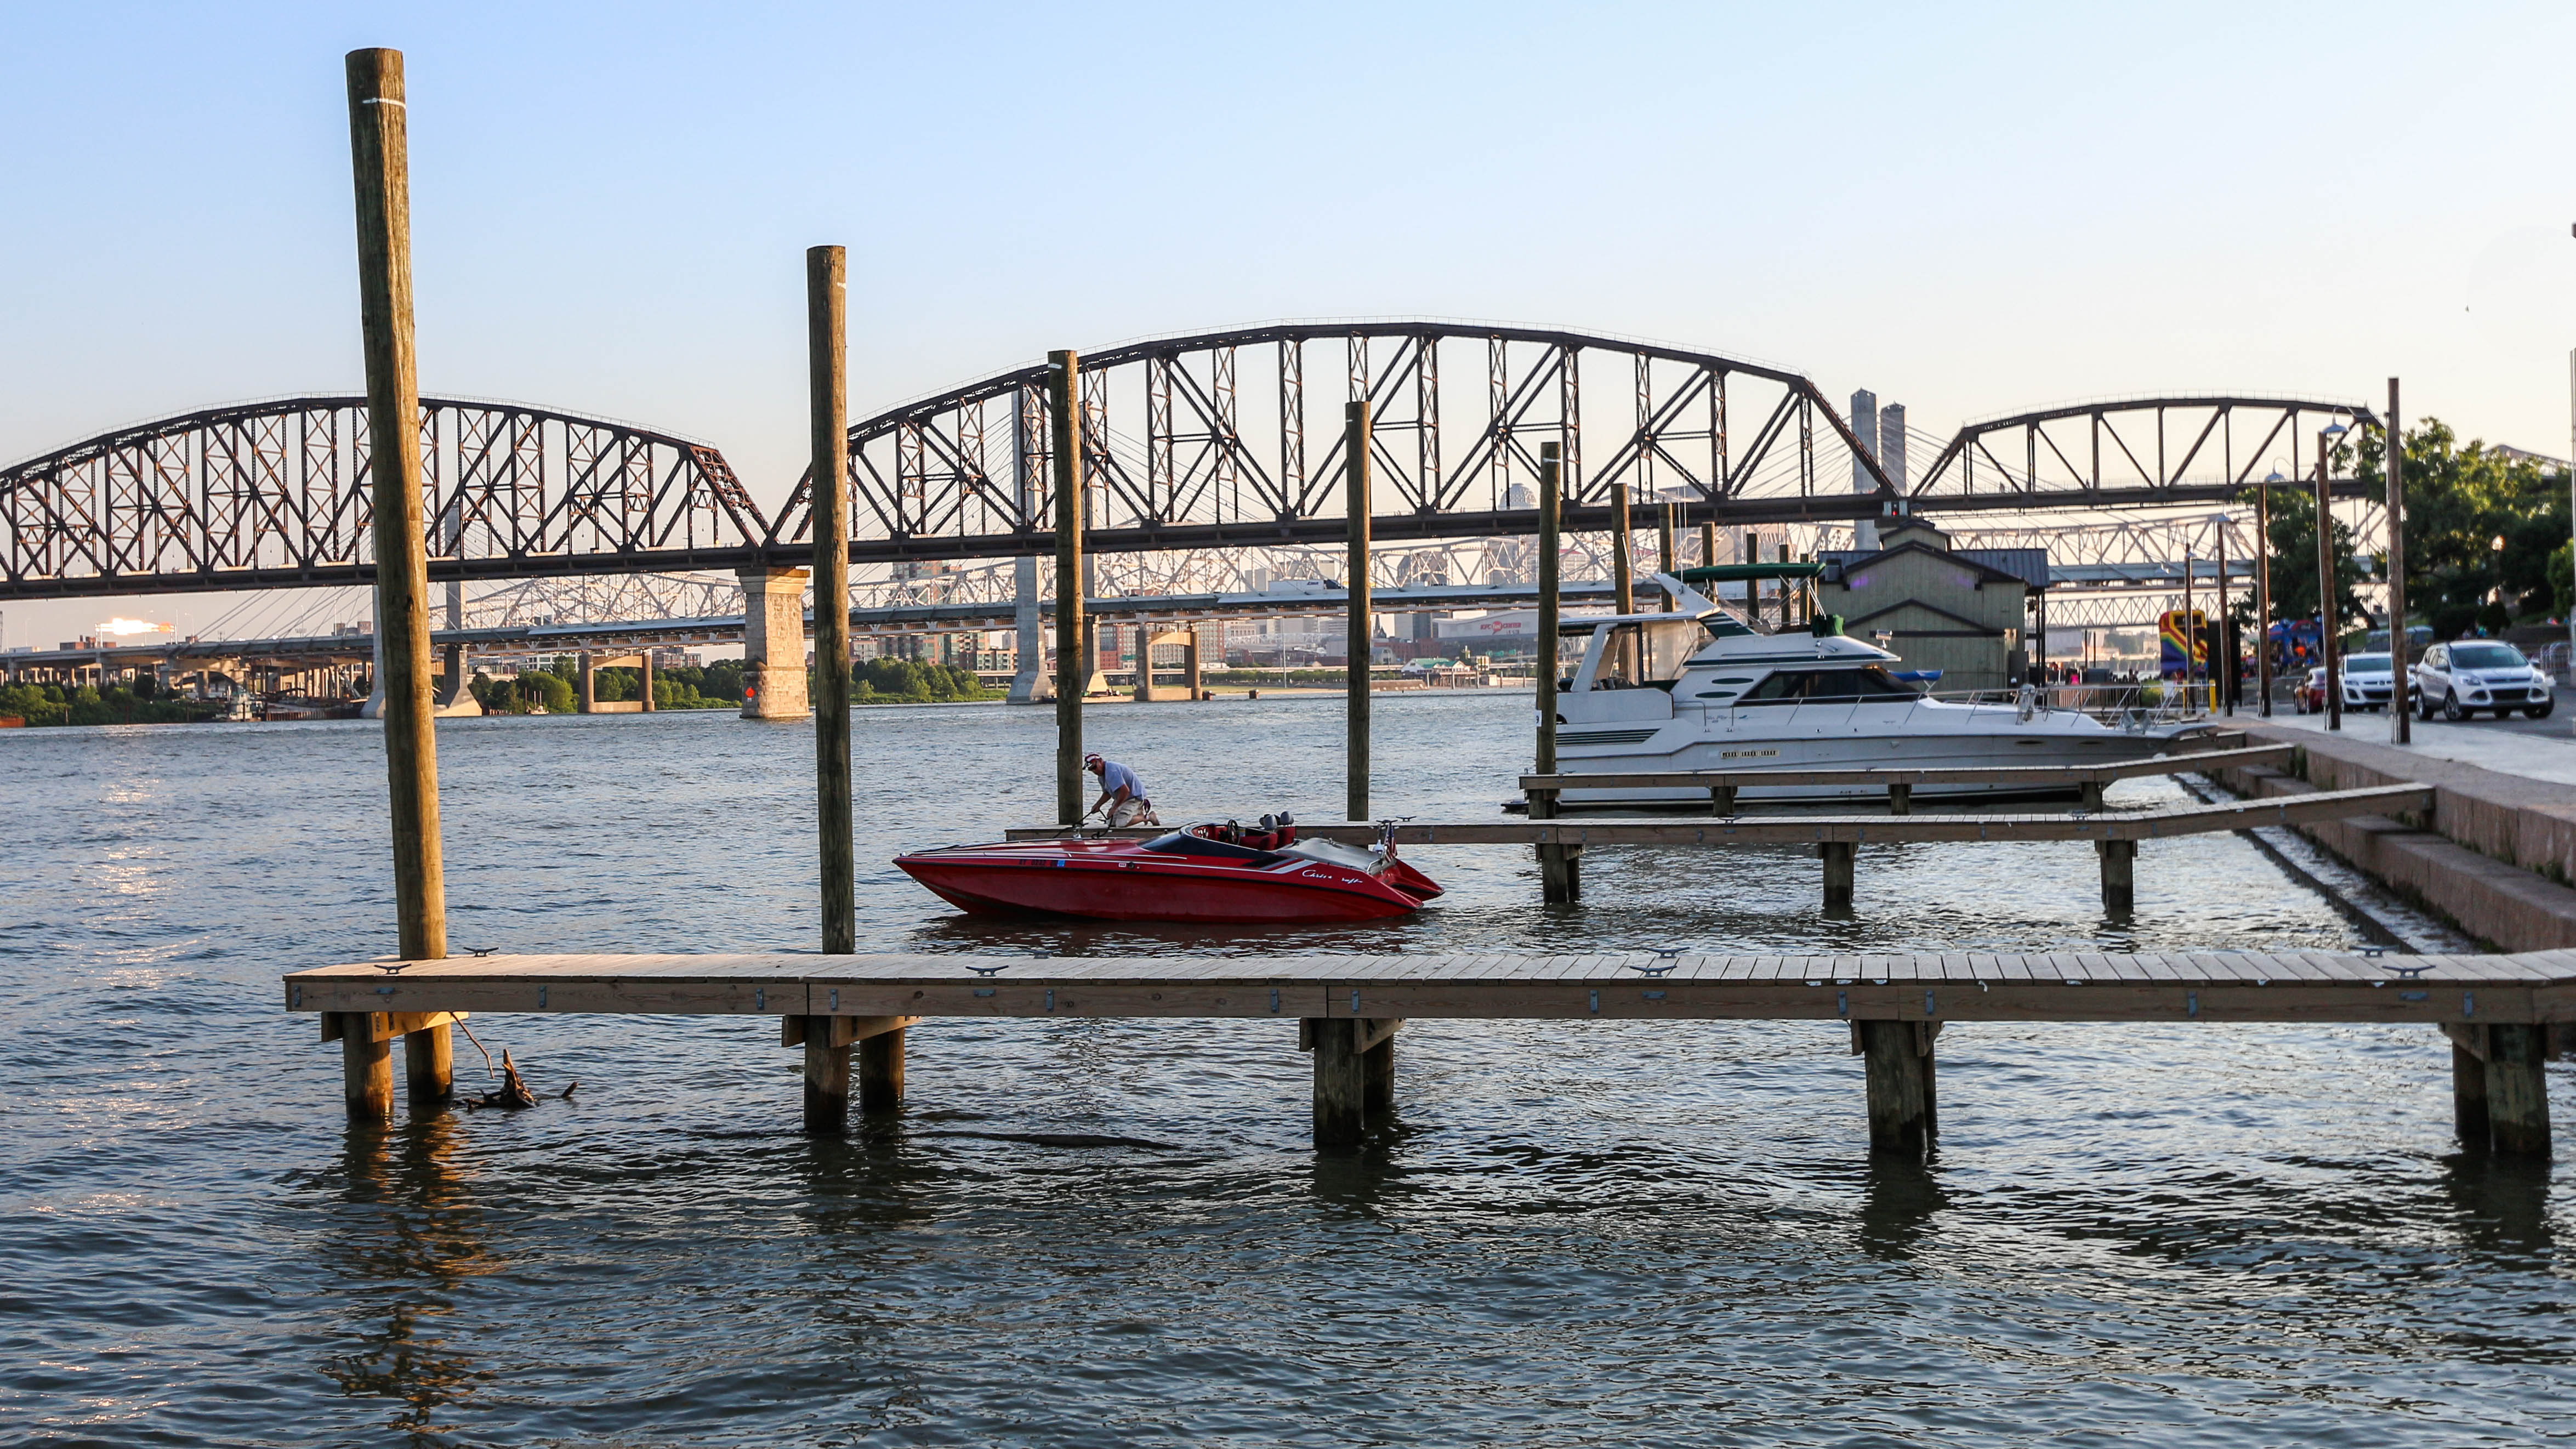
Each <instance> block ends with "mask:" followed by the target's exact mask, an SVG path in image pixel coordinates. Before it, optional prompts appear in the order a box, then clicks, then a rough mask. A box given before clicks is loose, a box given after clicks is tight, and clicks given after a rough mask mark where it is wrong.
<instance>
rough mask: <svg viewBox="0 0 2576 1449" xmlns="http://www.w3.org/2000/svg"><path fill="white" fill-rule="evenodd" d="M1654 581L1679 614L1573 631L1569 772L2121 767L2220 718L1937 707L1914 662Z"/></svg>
mask: <svg viewBox="0 0 2576 1449" xmlns="http://www.w3.org/2000/svg"><path fill="white" fill-rule="evenodd" d="M1792 567H1794V566H1792ZM1654 580H1655V583H1656V584H1657V585H1658V586H1659V587H1661V588H1662V589H1663V590H1664V592H1665V593H1666V594H1668V595H1670V596H1671V597H1672V600H1673V603H1674V606H1675V607H1674V610H1673V611H1672V612H1668V613H1655V614H1618V615H1610V616H1601V615H1593V616H1590V617H1583V618H1571V619H1566V620H1564V621H1563V622H1562V623H1561V624H1560V626H1559V627H1560V628H1561V629H1562V630H1563V632H1564V633H1565V634H1567V635H1583V634H1589V635H1590V640H1589V642H1588V644H1587V645H1586V646H1585V648H1584V651H1583V661H1582V663H1581V664H1580V665H1578V666H1577V667H1576V668H1575V670H1574V674H1573V677H1572V678H1571V679H1570V680H1566V679H1560V682H1559V691H1560V692H1559V693H1558V694H1557V697H1556V714H1557V731H1556V751H1557V769H1558V771H1559V773H1561V774H1567V775H1585V774H1646V773H1654V772H1661V771H1674V770H1750V771H1762V770H1784V771H1785V770H1802V769H1808V770H1811V769H1854V768H1865V767H1869V766H1902V767H1907V768H1914V767H1923V766H1995V765H2097V764H2114V763H2118V762H2120V761H2123V760H2134V759H2143V758H2145V757H2146V756H2149V755H2153V754H2156V753H2158V752H2159V751H2161V750H2164V749H2166V748H2167V747H2168V746H2169V744H2170V742H2171V741H2172V740H2173V738H2174V737H2175V736H2177V735H2182V734H2189V733H2193V732H2196V731H2200V730H2204V729H2206V728H2208V724H2207V722H2206V721H2205V720H2201V719H2192V718H2184V719H2167V720H2152V719H2150V718H2149V717H2148V716H2147V715H2146V714H2145V713H2144V712H2143V711H2139V710H2134V709H2132V710H2128V711H2125V712H2123V717H2121V718H2119V719H2118V720H2117V721H2116V722H2115V723H2111V724H2106V723H2104V722H2103V721H2101V720H2099V719H2096V718H2094V717H2093V716H2092V715H2091V714H2089V713H2086V712H2083V711H2082V710H2078V709H2073V708H2066V707H2059V706H2052V705H2051V704H2050V703H2049V702H2048V700H2047V699H2046V697H2045V696H2044V694H2043V693H2042V692H2041V691H2038V690H2034V689H2029V688H2025V689H2023V690H2021V691H2019V692H2017V693H2016V694H2014V695H2011V696H2007V697H2004V698H2002V699H2000V700H1998V701H1996V702H1992V703H1985V702H1977V701H1973V700H1970V701H1953V700H1944V699H1936V698H1933V697H1932V696H1930V695H1929V694H1927V693H1926V692H1925V691H1924V690H1923V689H1922V688H1921V687H1919V686H1918V685H1917V684H1916V683H1915V682H1914V681H1911V680H1908V679H1905V678H1900V677H1899V676H1898V674H1897V673H1896V672H1895V671H1896V669H1900V668H1902V666H1903V661H1902V660H1900V659H1899V658H1898V657H1897V656H1896V655H1894V654H1891V653H1889V652H1888V651H1886V650H1884V649H1880V648H1877V647H1876V646H1874V645H1871V644H1867V643H1864V642H1862V641H1861V640H1858V639H1853V638H1849V637H1846V636H1845V635H1843V634H1841V633H1839V632H1832V631H1831V630H1830V629H1816V630H1797V631H1795V632H1791V631H1787V630H1784V631H1782V632H1778V633H1766V632H1763V631H1761V630H1758V629H1756V628H1754V627H1753V626H1751V625H1749V624H1747V623H1745V622H1744V621H1743V620H1742V619H1739V618H1737V617H1736V616H1735V615H1733V614H1731V613H1728V612H1727V611H1726V610H1725V609H1723V608H1721V607H1719V606H1718V605H1717V604H1715V603H1712V602H1711V601H1710V600H1708V599H1707V598H1705V597H1703V596H1701V595H1700V594H1699V593H1697V592H1695V591H1694V590H1692V589H1691V588H1690V587H1689V586H1687V585H1685V584H1683V583H1682V582H1681V581H1680V580H1678V579H1676V578H1674V577H1673V576H1671V575H1670V574H1657V575H1655V576H1654ZM1891 666H1894V667H1893V668H1892V667H1891ZM2029 793H2032V792H2031V791H2030V790H2029V789H2027V788H2026V787H2025V788H2024V789H2021V790H2013V789H2011V788H2010V787H2004V786H1994V785H1946V786H1930V785H1927V786H1918V787H1917V788H1916V790H1915V796H1916V798H1918V799H1919V798H1923V797H1926V796H1939V795H1974V796H1980V797H1987V798H1997V797H2000V796H2003V795H2006V794H2025V795H2026V794H2029ZM2047 793H2052V794H2054V793H2065V794H2072V793H2074V792H2073V791H2072V790H2071V789H2070V790H2052V791H2048V792H2047ZM1881 794H1883V788H1882V787H1878V786H1821V787H1820V786H1790V785H1784V786H1776V787H1769V786H1766V787H1746V788H1744V789H1743V790H1741V791H1740V792H1739V794H1738V796H1737V798H1738V799H1748V800H1765V799H1768V800H1824V799H1834V798H1857V797H1862V796H1876V795H1881ZM1558 799H1559V804H1560V805H1565V806H1596V807H1597V806H1604V805H1623V806H1635V805H1655V804H1672V805H1694V804H1695V805H1700V806H1705V805H1706V803H1707V801H1708V792H1707V791H1706V790H1703V789H1697V788H1691V789H1627V788H1621V789H1606V788H1605V789H1574V788H1569V789H1567V790H1565V791H1564V792H1563V793H1562V794H1561V795H1560V796H1559V797H1558Z"/></svg>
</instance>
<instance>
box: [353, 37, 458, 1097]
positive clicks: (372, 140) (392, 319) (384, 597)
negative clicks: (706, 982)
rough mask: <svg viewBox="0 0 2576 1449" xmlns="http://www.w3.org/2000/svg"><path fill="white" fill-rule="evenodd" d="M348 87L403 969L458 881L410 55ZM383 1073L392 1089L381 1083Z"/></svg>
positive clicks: (424, 945)
mask: <svg viewBox="0 0 2576 1449" xmlns="http://www.w3.org/2000/svg"><path fill="white" fill-rule="evenodd" d="M348 82H349V151H350V162H351V171H352V174H353V177H354V179H355V181H356V193H357V218H358V317H359V329H360V336H361V347H362V350H363V352H364V353H365V357H366V372H367V429H368V432H367V437H368V456H369V459H370V463H369V474H370V484H369V488H368V492H369V495H370V501H371V502H372V504H373V510H374V519H373V527H372V532H373V535H374V539H373V543H374V548H375V555H376V619H377V625H376V627H377V629H378V631H379V635H380V638H381V644H380V647H381V648H382V650H383V651H384V652H383V658H384V679H383V680H382V686H383V690H384V706H383V711H382V714H383V722H384V730H385V781H386V785H387V787H388V796H389V802H388V803H389V805H390V807H391V808H390V814H391V817H392V824H393V845H394V914H395V918H396V921H397V923H398V926H399V931H398V934H399V949H400V951H401V953H402V955H403V957H404V959H406V960H412V961H432V960H437V959H439V958H440V957H443V956H445V955H446V954H447V879H446V870H445V866H444V864H443V862H442V861H441V858H440V852H439V835H438V737H437V734H436V733H435V729H436V716H435V712H434V709H433V706H432V704H431V689H432V687H433V686H432V681H431V678H430V662H429V548H428V543H427V540H426V537H425V533H424V525H423V518H422V510H421V487H422V472H421V457H420V386H419V382H418V379H417V375H416V372H415V366H414V364H415V358H414V355H413V351H412V303H411V180H410V168H411V160H410V139H409V138H410V131H409V127H408V124H407V118H406V115H405V110H404V105H403V58H402V52H401V51H398V50H353V51H351V52H349V55H348ZM433 1033H434V1034H435V1035H436V1036H437V1037H439V1038H440V1039H441V1042H442V1043H443V1040H444V1038H445V1037H446V1035H447V1028H446V1027H444V1026H440V1027H433V1028H431V1029H430V1031H428V1032H421V1033H416V1034H415V1035H416V1036H418V1037H420V1038H421V1039H422V1040H421V1043H420V1045H421V1047H422V1048H423V1056H424V1058H428V1057H430V1056H432V1055H433V1054H434V1053H435V1044H433V1043H431V1042H430V1041H429V1040H428V1038H429V1037H430V1036H431V1035H432V1034H433ZM409 1049H410V1047H409V1044H406V1050H409ZM360 1055H363V1054H361V1053H356V1052H354V1051H352V1052H350V1053H348V1054H347V1055H346V1056H345V1057H344V1063H345V1065H346V1066H347V1068H348V1073H347V1074H348V1076H349V1080H348V1082H347V1084H346V1085H347V1086H348V1088H349V1091H348V1093H347V1096H348V1102H349V1110H350V1112H351V1113H352V1114H353V1115H358V1116H366V1117H380V1116H384V1115H387V1114H389V1113H390V1112H391V1111H392V1110H393V1083H392V1080H391V1077H392V1072H391V1068H390V1066H389V1065H387V1064H386V1063H385V1061H384V1058H383V1056H382V1055H381V1048H379V1054H378V1055H376V1056H375V1057H373V1058H372V1059H371V1060H369V1061H367V1062H365V1063H360V1062H359V1060H358V1057H359V1056H360ZM362 1068H363V1075H364V1077H365V1080H364V1081H363V1082H361V1081H360V1080H359V1075H360V1074H361V1069H362ZM379 1077H381V1078H382V1079H383V1089H382V1090H381V1091H379V1090H377V1088H376V1085H375V1084H376V1082H377V1080H378V1078H379ZM442 1085H443V1084H442ZM441 1095H444V1093H443V1092H442V1093H441ZM379 1103H381V1104H382V1105H381V1107H379V1106H378V1105H377V1104H379Z"/></svg>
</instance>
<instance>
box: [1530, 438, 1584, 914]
mask: <svg viewBox="0 0 2576 1449" xmlns="http://www.w3.org/2000/svg"><path fill="white" fill-rule="evenodd" d="M1564 523H1565V460H1564V451H1563V448H1562V445H1560V444H1556V443H1541V444H1539V449H1538V638H1537V640H1536V641H1535V642H1534V643H1533V645H1532V646H1531V647H1532V650H1533V653H1534V655H1535V660H1536V667H1535V670H1534V672H1535V674H1536V675H1537V678H1538V771H1537V773H1539V774H1542V775H1553V774H1555V773H1556V636H1557V625H1558V619H1559V616H1560V613H1561V609H1562V605H1563V599H1562V597H1561V590H1562V587H1563V580H1562V578H1561V572H1562V564H1561V560H1560V555H1561V554H1562V553H1563V552H1564V547H1565V537H1564ZM1542 811H1544V812H1545V813H1544V814H1542V813H1541V812H1542ZM1530 813H1531V814H1532V815H1533V816H1537V817H1538V818H1540V819H1553V818H1554V817H1555V815H1556V796H1555V794H1554V793H1553V792H1551V793H1549V794H1548V795H1547V796H1545V797H1544V798H1543V799H1533V800H1531V801H1530ZM1581 862H1582V847H1581V846H1575V845H1542V846H1539V847H1538V874H1539V889H1540V893H1541V895H1542V896H1543V898H1544V899H1545V900H1546V901H1547V902H1548V904H1550V905H1565V904H1568V903H1570V902H1573V901H1576V900H1579V899H1581V898H1582V895H1583V867H1582V863H1581Z"/></svg>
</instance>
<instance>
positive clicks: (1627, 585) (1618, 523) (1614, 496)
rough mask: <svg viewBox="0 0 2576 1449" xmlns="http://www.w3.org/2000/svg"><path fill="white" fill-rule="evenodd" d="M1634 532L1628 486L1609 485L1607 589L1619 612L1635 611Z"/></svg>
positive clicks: (1635, 569) (1635, 567) (1631, 612)
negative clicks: (1631, 523) (1632, 548)
mask: <svg viewBox="0 0 2576 1449" xmlns="http://www.w3.org/2000/svg"><path fill="white" fill-rule="evenodd" d="M1636 539H1637V535H1636V531H1635V529H1634V528H1633V527H1631V525H1630V521H1629V518H1628V485H1627V484H1625V483H1613V484H1611V485H1610V591H1611V596H1612V597H1613V598H1615V599H1616V600H1617V601H1618V610H1619V612H1620V613H1622V614H1633V613H1635V612H1637V561H1636V560H1635V559H1634V558H1633V557H1631V556H1630V549H1631V547H1632V546H1633V545H1634V544H1635V543H1636Z"/></svg>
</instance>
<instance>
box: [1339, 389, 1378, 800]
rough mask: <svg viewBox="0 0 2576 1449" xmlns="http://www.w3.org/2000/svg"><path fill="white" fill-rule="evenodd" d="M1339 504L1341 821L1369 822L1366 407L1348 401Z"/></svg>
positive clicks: (1367, 436) (1367, 428)
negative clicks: (1342, 537)
mask: <svg viewBox="0 0 2576 1449" xmlns="http://www.w3.org/2000/svg"><path fill="white" fill-rule="evenodd" d="M1342 456H1343V470H1342V502H1343V505H1344V507H1345V508H1346V510H1347V511H1348V513H1349V515H1350V557H1349V559H1348V560H1347V562H1346V563H1345V564H1344V571H1345V572H1346V573H1347V575H1348V577H1347V578H1346V579H1345V580H1344V583H1345V588H1346V591H1347V592H1348V594H1349V595H1350V621H1349V627H1348V629H1347V630H1346V631H1345V633H1344V635H1343V643H1342V648H1343V651H1344V655H1345V657H1344V658H1343V660H1342V687H1343V690H1344V691H1345V700H1344V703H1343V706H1342V720H1343V725H1342V818H1343V819H1345V820H1366V819H1368V818H1369V644H1370V639H1371V637H1372V634H1373V632H1374V631H1372V630H1371V628H1370V627H1369V405H1368V403H1367V402H1366V401H1360V402H1354V403H1351V404H1349V405H1348V406H1347V407H1346V408H1344V410H1343V416H1342Z"/></svg>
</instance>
